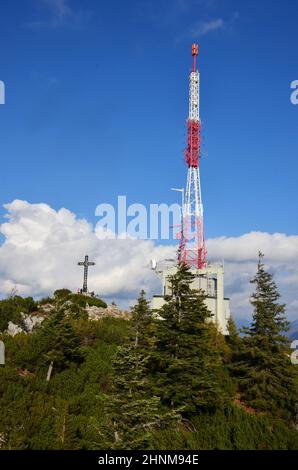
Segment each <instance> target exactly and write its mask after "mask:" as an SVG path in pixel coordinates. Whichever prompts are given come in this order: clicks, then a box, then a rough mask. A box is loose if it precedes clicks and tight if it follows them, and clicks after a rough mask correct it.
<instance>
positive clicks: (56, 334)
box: [40, 308, 81, 381]
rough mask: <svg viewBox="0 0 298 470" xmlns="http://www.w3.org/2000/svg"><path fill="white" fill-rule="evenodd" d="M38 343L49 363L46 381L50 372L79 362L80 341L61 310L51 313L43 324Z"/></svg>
mask: <svg viewBox="0 0 298 470" xmlns="http://www.w3.org/2000/svg"><path fill="white" fill-rule="evenodd" d="M40 341H41V342H42V344H43V348H44V350H45V353H44V356H45V358H46V360H47V361H49V362H50V364H49V369H48V374H47V381H49V380H50V378H51V374H52V370H53V368H54V367H56V368H57V369H58V370H59V369H61V368H63V367H66V366H68V365H69V363H70V362H72V361H74V362H75V361H79V360H80V358H81V356H80V353H79V346H80V340H79V337H78V335H77V334H76V332H75V330H74V328H73V326H72V325H71V323H70V321H69V319H68V318H66V317H65V312H64V310H63V309H62V308H59V309H57V310H56V311H54V312H52V313H51V315H50V317H49V318H48V319H47V320H46V321H45V322H44V323H43V325H42V327H41V331H40Z"/></svg>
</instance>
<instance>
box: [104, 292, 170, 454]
mask: <svg viewBox="0 0 298 470" xmlns="http://www.w3.org/2000/svg"><path fill="white" fill-rule="evenodd" d="M153 342H154V338H153V324H152V312H151V310H150V307H149V302H148V301H147V300H146V298H145V292H144V291H142V292H141V294H140V297H139V299H138V302H137V304H136V306H135V307H134V308H133V309H132V319H131V335H130V338H129V343H128V344H127V345H124V346H120V347H119V348H118V350H117V354H116V356H115V360H114V365H113V377H112V380H113V386H112V392H113V395H112V398H111V399H110V401H109V402H108V403H107V409H108V414H109V416H110V419H109V428H108V432H107V439H108V440H107V444H108V446H109V447H111V448H113V449H146V448H150V446H151V443H152V432H153V431H154V430H155V429H157V428H159V427H161V426H163V425H166V424H167V423H168V422H169V421H170V420H172V419H176V418H178V417H176V415H174V414H173V413H170V414H167V413H165V412H164V411H163V410H161V408H160V399H159V397H157V396H152V394H151V383H150V372H149V367H150V361H151V355H152V345H153Z"/></svg>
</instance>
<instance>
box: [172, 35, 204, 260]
mask: <svg viewBox="0 0 298 470" xmlns="http://www.w3.org/2000/svg"><path fill="white" fill-rule="evenodd" d="M192 55H193V69H192V71H191V73H190V76H189V115H188V120H187V147H186V150H185V160H186V163H187V167H188V171H187V184H186V190H185V196H184V201H183V207H182V224H181V234H180V245H179V251H178V261H179V262H180V263H181V262H182V263H185V264H187V265H189V266H191V267H193V268H197V269H202V268H204V267H206V265H207V259H206V255H207V253H206V247H205V238H204V221H203V204H202V195H201V183H200V169H199V168H200V146H201V120H200V99H199V95H200V74H199V72H198V70H197V66H196V58H197V55H198V45H197V44H193V45H192Z"/></svg>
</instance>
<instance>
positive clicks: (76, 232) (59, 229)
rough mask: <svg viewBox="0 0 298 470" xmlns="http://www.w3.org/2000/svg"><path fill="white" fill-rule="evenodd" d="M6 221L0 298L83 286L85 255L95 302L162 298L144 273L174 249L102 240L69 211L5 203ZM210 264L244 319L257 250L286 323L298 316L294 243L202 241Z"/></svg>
mask: <svg viewBox="0 0 298 470" xmlns="http://www.w3.org/2000/svg"><path fill="white" fill-rule="evenodd" d="M5 208H6V210H7V215H6V219H7V220H6V221H5V222H4V223H3V224H2V225H1V226H0V233H2V234H3V236H4V243H3V244H2V245H1V246H0V294H1V295H2V296H3V295H7V294H9V293H10V292H11V290H12V289H13V288H14V287H15V286H16V287H17V289H18V291H19V293H20V294H22V295H34V296H43V295H47V294H50V293H52V292H53V291H54V290H55V289H57V288H61V287H68V288H70V289H71V290H74V291H75V290H76V289H77V288H78V287H81V283H82V275H83V273H82V268H80V267H79V266H77V262H78V261H81V260H83V259H84V256H85V254H88V255H89V257H90V259H91V260H92V261H95V262H96V266H94V267H92V268H90V276H89V287H90V289H92V290H95V292H96V293H98V294H99V295H101V296H104V297H107V298H109V299H113V298H115V299H116V300H118V301H119V303H120V304H121V303H122V305H124V304H126V305H127V304H128V303H130V302H131V301H134V299H135V298H136V297H137V295H138V293H139V291H140V289H142V288H144V289H145V290H146V291H147V293H148V294H149V295H152V294H153V293H160V291H161V286H160V281H159V279H158V278H157V277H156V276H155V274H154V273H153V272H152V271H151V270H150V266H149V265H150V259H151V258H155V259H157V260H162V259H164V258H169V257H173V255H174V254H175V249H176V247H173V246H166V245H156V244H154V242H152V241H144V240H133V239H128V240H108V239H103V240H100V239H98V238H97V236H96V233H95V229H94V228H93V226H92V225H91V224H90V223H88V222H87V221H86V220H84V219H79V218H77V217H76V216H75V215H74V214H73V213H72V212H70V211H69V210H67V209H60V210H58V211H56V210H54V209H52V208H51V207H50V206H48V205H47V204H30V203H28V202H26V201H20V200H15V201H13V202H12V203H10V204H6V205H5ZM207 249H208V258H209V260H210V261H213V260H214V261H215V260H221V259H224V260H225V291H226V295H228V296H230V297H231V308H232V312H233V314H234V316H236V317H248V315H249V313H250V312H251V308H250V306H249V302H248V301H249V297H250V294H251V292H252V290H253V286H252V285H251V284H250V283H249V280H250V279H251V278H252V277H253V276H254V274H255V271H256V266H257V255H258V251H259V250H261V251H263V252H264V254H265V262H266V266H267V268H268V269H269V270H270V271H271V272H273V273H274V276H275V280H276V282H277V284H278V287H279V290H280V292H281V294H282V301H283V302H285V303H287V305H288V314H289V317H290V318H291V319H294V318H297V317H298V289H297V284H298V236H297V235H292V236H288V235H285V234H280V233H276V234H269V233H263V232H251V233H247V234H244V235H242V236H239V237H219V238H213V239H210V240H208V242H207Z"/></svg>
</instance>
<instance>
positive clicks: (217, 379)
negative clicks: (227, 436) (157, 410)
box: [155, 263, 226, 417]
mask: <svg viewBox="0 0 298 470" xmlns="http://www.w3.org/2000/svg"><path fill="white" fill-rule="evenodd" d="M194 278H195V275H194V274H193V273H192V272H191V270H190V268H189V267H187V266H186V265H185V264H183V263H181V264H179V265H178V267H177V272H176V273H175V274H174V275H172V276H171V277H170V279H169V281H170V285H171V290H172V295H171V296H169V297H168V298H167V303H166V304H165V305H164V306H163V307H162V308H161V309H160V311H159V315H160V317H162V320H157V322H158V325H157V326H156V336H157V341H156V347H155V358H156V370H155V377H156V392H158V391H159V393H160V396H161V398H162V403H164V404H165V405H167V406H169V407H171V408H172V409H176V410H181V411H182V412H183V415H184V416H186V417H189V416H191V415H192V414H196V413H197V412H198V411H199V410H211V409H214V408H216V407H217V406H220V405H221V404H222V403H223V402H224V401H225V399H226V396H225V392H224V386H225V381H226V375H225V372H224V370H223V366H222V363H221V357H220V349H221V346H222V343H221V341H217V336H218V335H220V333H218V332H217V330H216V327H215V326H214V325H213V324H212V323H211V314H210V312H209V310H208V309H207V307H206V304H205V294H204V293H203V292H202V291H197V290H194V289H192V288H191V284H192V282H193V280H194Z"/></svg>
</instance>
